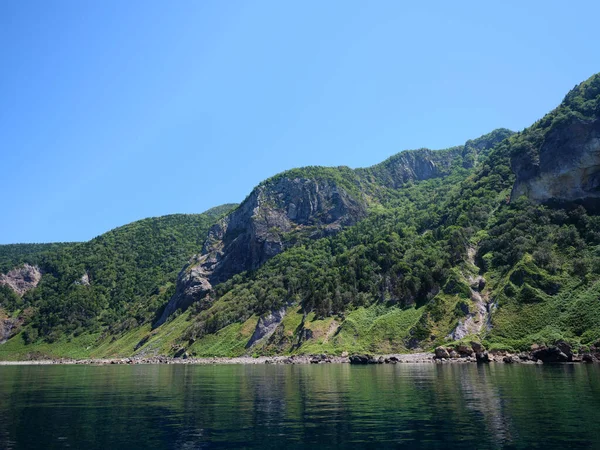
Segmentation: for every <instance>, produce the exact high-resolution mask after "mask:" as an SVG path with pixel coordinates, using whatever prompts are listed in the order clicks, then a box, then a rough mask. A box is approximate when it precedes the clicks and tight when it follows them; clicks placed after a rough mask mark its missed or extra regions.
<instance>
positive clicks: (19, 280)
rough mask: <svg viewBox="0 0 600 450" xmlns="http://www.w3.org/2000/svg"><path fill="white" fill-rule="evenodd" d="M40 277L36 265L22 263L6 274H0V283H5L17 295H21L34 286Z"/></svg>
mask: <svg viewBox="0 0 600 450" xmlns="http://www.w3.org/2000/svg"><path fill="white" fill-rule="evenodd" d="M41 279H42V272H41V271H40V268H39V267H37V266H31V265H29V264H23V265H22V266H21V267H17V268H15V269H13V270H11V271H10V272H8V273H7V274H0V285H6V286H8V287H9V288H11V289H12V290H13V291H14V292H15V293H16V294H17V295H19V296H23V295H24V294H25V293H26V292H27V291H30V290H31V289H33V288H35V287H36V286H37V285H38V284H39V282H40V280H41Z"/></svg>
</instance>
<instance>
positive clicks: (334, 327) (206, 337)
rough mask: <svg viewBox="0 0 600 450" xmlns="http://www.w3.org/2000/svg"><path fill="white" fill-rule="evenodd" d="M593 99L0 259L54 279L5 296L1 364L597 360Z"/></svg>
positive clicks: (599, 87)
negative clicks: (434, 351)
mask: <svg viewBox="0 0 600 450" xmlns="http://www.w3.org/2000/svg"><path fill="white" fill-rule="evenodd" d="M599 98H600V76H599V75H595V76H593V77H591V78H590V79H589V80H587V81H585V82H583V83H581V84H580V85H578V86H576V87H575V88H574V89H573V90H572V91H571V92H569V93H568V94H567V96H566V97H565V99H564V100H563V102H562V103H561V104H560V105H559V106H558V107H557V108H556V109H555V110H553V111H551V112H550V113H549V114H547V115H546V116H545V117H544V118H542V119H541V120H539V121H538V122H536V123H535V124H533V125H532V126H531V127H529V128H527V129H525V130H523V131H522V132H519V133H512V132H509V131H508V130H503V129H500V130H496V131H494V132H492V133H490V134H489V135H486V136H483V137H481V138H479V139H475V140H472V141H468V142H467V143H466V144H465V145H463V146H458V147H453V148H451V149H448V150H441V151H431V150H426V149H421V150H416V151H405V152H401V153H399V154H397V155H395V156H393V157H391V158H390V159H388V160H386V161H384V162H383V163H381V164H378V165H376V166H373V167H371V168H366V169H356V170H352V169H349V168H346V167H338V168H322V167H308V168H302V169H293V170H291V171H288V172H284V173H282V174H279V175H276V176H275V177H273V178H271V179H269V180H266V181H265V182H263V183H261V184H260V185H259V186H258V187H257V188H256V189H255V190H254V191H253V192H252V193H251V194H250V195H249V197H248V198H247V199H246V200H245V201H244V202H242V204H241V205H240V206H239V207H238V208H237V209H235V210H234V211H233V212H231V213H230V214H228V215H225V214H226V213H227V212H228V211H226V210H227V209H228V208H221V209H219V210H218V214H215V213H213V214H208V215H203V216H202V218H200V217H201V216H197V217H196V218H195V219H194V220H192V219H191V217H188V216H183V217H182V216H168V217H167V218H161V219H148V220H150V222H148V223H145V221H141V222H136V223H135V224H131V225H129V226H126V227H123V229H127V227H133V226H134V229H132V230H130V232H128V233H126V234H124V235H123V236H122V237H119V233H117V231H119V230H115V231H114V232H111V233H112V234H111V233H108V234H107V235H103V236H101V237H99V238H97V239H96V240H93V241H91V242H90V243H86V244H75V245H67V246H66V247H65V248H59V249H51V250H48V251H41V253H35V252H29V253H27V254H26V253H24V254H23V255H20V256H19V255H17V256H18V257H15V255H14V249H11V252H12V253H11V256H10V258H12V259H10V260H9V259H8V257H4V259H2V257H1V256H2V255H3V253H2V247H0V262H4V261H11V262H13V263H18V264H20V263H24V262H27V263H30V264H38V265H40V267H41V268H42V269H43V273H44V275H43V277H42V281H41V283H40V284H39V286H38V287H36V288H35V289H32V290H31V291H29V292H27V293H26V294H25V295H24V296H23V297H22V298H21V297H19V296H17V295H15V294H14V293H11V292H10V291H9V289H7V288H6V286H4V287H3V288H0V289H2V290H1V291H0V304H1V305H2V308H3V309H4V311H5V313H4V314H5V315H6V316H7V317H12V318H18V317H22V318H23V319H22V324H21V325H20V327H21V328H20V329H19V331H18V332H17V333H16V334H14V335H12V336H11V337H10V339H9V340H8V342H7V343H5V344H3V345H2V346H0V358H18V357H23V356H24V355H26V354H28V353H32V352H43V353H45V354H49V355H56V356H87V355H95V356H100V355H102V356H117V355H119V356H120V355H123V356H129V355H133V354H156V353H160V354H175V353H180V352H181V351H182V350H184V351H186V352H187V353H188V354H190V355H198V356H236V355H241V354H276V353H277V354H284V353H322V352H328V353H334V354H339V353H341V352H344V351H349V352H374V353H389V352H403V351H411V350H416V349H430V348H432V347H434V346H436V345H439V344H443V343H446V342H449V341H460V340H470V339H476V340H478V341H482V342H484V343H485V344H486V346H488V347H489V348H505V349H509V350H524V349H528V348H529V347H530V346H531V345H532V344H548V345H550V344H553V343H555V342H557V341H559V340H564V341H567V342H569V343H570V344H571V345H572V346H574V348H580V347H581V348H583V347H586V346H589V345H591V344H595V343H597V342H598V341H599V340H600V301H599V300H598V299H599V298H600V295H599V294H600V284H599V283H600V216H599V215H598V212H599V211H600V208H598V201H599V200H598V199H599V197H598V195H599V192H600V176H599V173H600V171H599V170H598V167H600V158H599V156H598V155H599V154H600V151H599V149H598V145H599V144H598V143H599V142H600V131H599V128H600V127H599V126H598V124H600V120H599V117H598V116H599V113H600V103H599V102H600V100H599ZM292 205H293V207H292ZM221 216H225V217H224V218H221ZM157 220H158V222H157ZM161 221H164V223H162V226H161V225H159V224H158V223H160V222H161ZM192 222H193V223H192ZM190 230H194V232H193V233H190ZM115 233H116V235H115ZM140 243H143V245H142V247H143V248H138V247H139V245H140ZM86 246H87V247H86ZM90 246H91V247H90ZM125 249H127V250H125ZM193 255H196V256H193ZM192 256H193V257H192ZM15 258H16V259H15ZM98 258H99V259H100V260H102V261H104V263H103V264H96V259H98ZM190 258H191V259H190ZM186 261H189V262H188V263H187V264H186V265H185V266H184V264H185V263H186ZM183 266H184V269H183V270H182V271H181V273H180V275H179V277H178V278H177V280H176V276H177V273H178V272H179V270H180V269H181V268H182V267H183ZM6 268H7V267H6V264H5V265H4V266H3V269H6ZM5 271H6V270H5ZM85 274H88V275H89V283H82V282H81V277H82V276H84V275H85ZM123 274H126V276H122V275H123ZM2 296H3V297H2ZM167 305H171V306H172V307H173V308H172V311H173V313H172V314H166V316H167V317H166V318H165V321H164V323H162V321H158V318H159V316H160V315H161V314H162V313H163V311H165V308H166V307H167ZM168 311H171V309H169V310H168Z"/></svg>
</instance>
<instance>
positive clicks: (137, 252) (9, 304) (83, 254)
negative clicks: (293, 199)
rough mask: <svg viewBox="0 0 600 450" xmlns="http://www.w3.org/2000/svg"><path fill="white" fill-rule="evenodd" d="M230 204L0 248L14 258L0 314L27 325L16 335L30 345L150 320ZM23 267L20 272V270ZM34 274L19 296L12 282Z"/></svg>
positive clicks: (2, 288)
mask: <svg viewBox="0 0 600 450" xmlns="http://www.w3.org/2000/svg"><path fill="white" fill-rule="evenodd" d="M234 207H235V205H223V206H220V207H217V208H213V209H211V210H209V211H207V212H205V213H203V214H178V215H170V216H164V217H158V218H150V219H144V220H140V221H138V222H133V223H131V224H129V225H126V226H123V227H120V228H116V229H114V230H112V231H109V232H108V233H105V234H103V235H101V236H98V237H97V238H94V239H92V240H91V241H89V242H85V243H77V244H70V245H52V246H33V247H28V246H24V247H19V249H20V250H21V252H20V253H18V252H17V251H16V250H15V248H14V246H0V254H5V253H6V254H7V255H12V256H11V257H12V258H15V260H18V261H19V264H18V265H17V270H14V271H13V272H8V273H7V274H6V275H0V307H1V308H2V310H3V313H0V315H4V316H10V317H12V318H13V319H14V322H15V323H16V324H18V325H22V324H24V323H25V324H28V325H29V326H28V327H27V329H26V330H25V332H24V333H23V334H22V337H24V338H25V339H26V340H27V341H28V342H29V341H31V342H34V341H36V340H37V339H38V336H39V337H43V339H44V340H46V341H47V342H53V341H56V340H58V339H60V338H63V337H66V336H71V335H80V334H83V333H94V332H98V331H103V332H105V333H118V332H120V331H123V330H127V329H129V328H132V327H137V326H139V325H140V324H143V323H144V322H148V321H152V320H153V318H154V317H155V315H156V313H157V312H156V311H157V309H158V308H160V306H161V304H163V303H164V302H165V299H168V298H169V296H170V295H171V291H172V290H173V284H174V281H175V279H176V276H177V273H178V271H179V269H180V268H181V266H182V265H183V264H184V263H185V262H186V261H187V260H188V259H189V258H190V256H191V255H192V254H193V253H194V251H195V250H196V249H197V248H198V246H200V245H201V244H202V242H203V241H204V239H205V238H206V233H207V231H208V229H209V227H210V226H211V225H212V224H214V222H215V221H216V220H217V219H219V218H220V217H221V216H223V215H224V214H226V213H227V212H228V211H230V210H231V209H232V208H234ZM5 247H9V248H8V251H7V250H6V248H5ZM36 249H37V252H36V251H34V250H36ZM23 250H25V251H23ZM22 263H26V265H25V266H24V268H25V270H22V269H21V270H18V267H19V266H21V264H22ZM37 273H40V274H43V275H42V276H41V279H39V280H38V279H35V280H34V282H33V283H32V284H31V286H29V287H28V288H27V289H25V292H18V293H15V292H12V291H11V289H10V287H11V284H12V285H16V284H19V283H23V282H24V281H25V280H26V279H27V278H35V275H36V274H37ZM1 277H4V278H5V279H6V281H12V283H11V284H8V283H3V279H2V278H1ZM16 294H19V295H16ZM11 328H12V329H13V331H14V327H11ZM0 340H1V339H0Z"/></svg>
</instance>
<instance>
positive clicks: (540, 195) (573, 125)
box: [512, 117, 600, 206]
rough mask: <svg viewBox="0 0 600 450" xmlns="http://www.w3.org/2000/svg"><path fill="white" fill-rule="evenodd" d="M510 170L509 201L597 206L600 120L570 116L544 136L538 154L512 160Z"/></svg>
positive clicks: (599, 167) (599, 192)
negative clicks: (522, 198) (524, 198)
mask: <svg viewBox="0 0 600 450" xmlns="http://www.w3.org/2000/svg"><path fill="white" fill-rule="evenodd" d="M512 169H513V171H514V172H515V174H516V182H515V185H514V188H513V192H512V198H513V199H514V198H517V197H519V196H521V195H526V196H528V197H529V198H530V199H532V200H534V201H538V202H547V201H556V202H572V201H582V202H585V203H588V204H589V203H592V204H594V203H596V204H600V119H595V120H587V121H586V120H582V119H579V118H577V117H571V118H570V119H569V120H567V121H566V122H565V123H563V124H561V125H559V126H557V127H555V128H553V129H552V130H550V131H549V132H548V133H547V134H546V135H545V137H544V140H543V143H542V145H541V147H540V150H539V153H538V154H534V155H533V156H532V155H531V154H522V155H517V156H515V157H513V159H512ZM596 206H597V205H596Z"/></svg>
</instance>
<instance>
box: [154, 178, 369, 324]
mask: <svg viewBox="0 0 600 450" xmlns="http://www.w3.org/2000/svg"><path fill="white" fill-rule="evenodd" d="M358 197H359V196H357V195H356V194H355V195H352V194H350V193H349V192H348V190H347V189H345V188H344V187H342V186H341V185H339V184H338V183H337V182H336V181H334V180H332V179H326V178H318V179H310V178H291V177H288V176H285V174H284V175H283V176H280V177H277V178H276V179H274V180H273V181H269V182H266V183H264V184H261V185H259V186H258V187H257V188H255V189H254V190H253V191H252V193H251V194H250V195H249V196H248V197H247V198H246V200H244V202H243V203H242V204H241V205H240V206H239V208H237V209H236V210H235V211H233V212H232V213H231V214H229V215H228V216H227V217H225V218H224V219H222V220H221V221H220V222H219V223H217V224H216V225H214V226H213V227H212V228H211V230H210V231H209V234H208V238H207V240H206V242H205V243H204V246H203V249H202V253H201V254H200V255H197V256H196V257H194V258H193V259H192V261H190V264H189V265H188V266H186V267H185V268H184V269H183V270H182V271H181V273H180V274H179V278H178V282H177V289H176V293H175V295H174V296H173V297H172V298H171V300H170V301H169V303H168V304H167V306H166V308H165V310H164V312H163V314H162V315H161V317H160V319H159V320H158V322H157V324H156V325H160V324H162V323H163V322H164V321H165V320H166V319H167V318H168V317H169V316H170V315H171V314H172V313H173V312H175V311H176V310H177V309H180V308H181V309H185V308H187V307H189V305H190V304H191V303H192V302H194V301H198V300H202V299H203V298H205V297H206V296H207V294H209V292H210V291H211V289H212V287H213V286H214V285H216V284H218V283H221V282H223V281H226V280H227V279H229V278H230V277H231V276H233V275H235V274H238V273H241V272H244V271H247V270H254V269H257V268H259V267H260V266H261V265H263V264H264V263H265V262H266V261H268V260H269V259H270V258H272V257H273V256H275V255H277V254H279V253H281V252H282V251H283V250H284V249H285V248H286V246H287V245H289V244H287V239H286V237H290V235H293V234H294V233H301V232H306V233H309V236H310V237H313V238H317V237H321V236H325V235H328V234H334V233H337V232H338V231H339V230H341V229H342V227H344V226H348V225H353V224H354V223H356V222H357V221H358V220H360V219H361V218H363V217H364V216H365V215H366V203H365V201H364V200H363V199H362V198H358ZM207 303H210V299H207Z"/></svg>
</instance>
